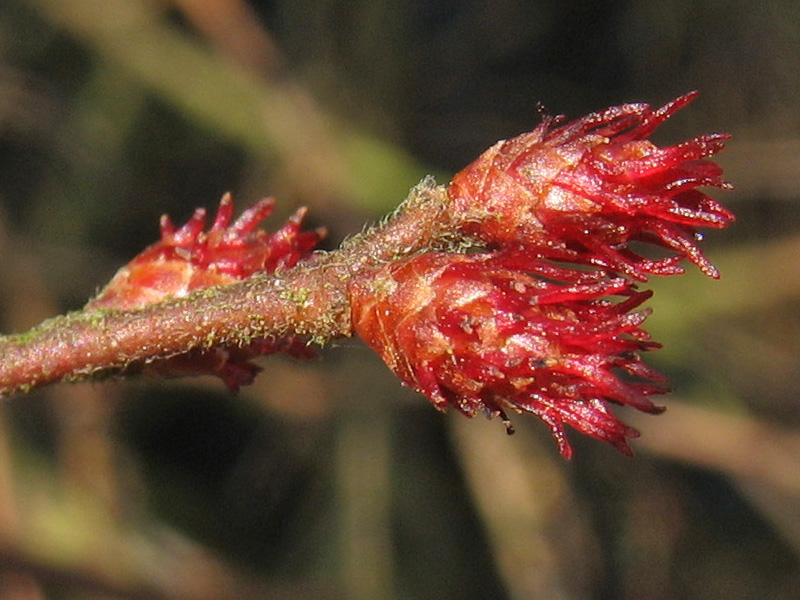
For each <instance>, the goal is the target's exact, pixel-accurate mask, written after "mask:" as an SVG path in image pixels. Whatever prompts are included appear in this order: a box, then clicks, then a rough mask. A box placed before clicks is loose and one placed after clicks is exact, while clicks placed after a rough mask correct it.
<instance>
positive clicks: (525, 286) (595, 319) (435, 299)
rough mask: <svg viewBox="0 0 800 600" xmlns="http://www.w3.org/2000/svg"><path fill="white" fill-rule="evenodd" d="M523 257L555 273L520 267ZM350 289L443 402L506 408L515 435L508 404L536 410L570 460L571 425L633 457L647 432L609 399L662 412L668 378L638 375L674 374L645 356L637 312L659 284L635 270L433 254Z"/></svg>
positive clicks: (377, 332) (373, 331)
mask: <svg viewBox="0 0 800 600" xmlns="http://www.w3.org/2000/svg"><path fill="white" fill-rule="evenodd" d="M522 263H524V264H527V265H528V269H529V270H532V271H534V272H535V273H536V274H539V275H543V276H546V277H547V279H544V278H540V277H536V276H533V275H532V274H525V273H522V272H520V271H519V270H518V269H519V265H520V264H522ZM553 278H558V279H561V280H562V281H563V282H564V283H560V282H554V281H553V280H552V279H553ZM350 290H351V295H352V306H353V324H354V328H355V330H356V332H357V333H358V334H359V335H360V336H361V337H362V338H363V339H364V341H366V343H367V344H369V345H370V346H371V347H372V348H373V349H374V350H375V351H376V352H377V353H378V354H379V355H380V356H381V357H382V358H383V360H384V361H385V362H386V364H387V365H388V366H389V368H390V369H391V370H392V371H394V373H395V374H396V375H397V376H398V377H399V378H400V379H401V380H402V381H403V382H404V383H406V384H407V385H410V386H412V387H414V388H415V389H416V390H418V391H419V392H421V393H422V394H424V395H426V396H427V397H428V398H429V399H430V400H431V402H432V403H433V404H434V406H436V407H437V408H439V409H440V410H445V409H446V408H447V407H449V406H453V407H455V408H456V409H458V410H459V411H461V412H462V413H464V414H466V415H468V416H474V415H475V414H477V413H479V412H480V413H484V414H485V415H487V416H488V417H494V416H500V417H501V418H502V419H503V420H504V422H506V424H507V427H508V428H509V431H510V432H511V431H513V429H511V427H510V424H509V423H508V419H507V417H506V411H515V412H531V413H534V414H536V415H537V416H538V417H540V418H541V419H542V420H543V421H544V422H545V423H547V425H548V426H549V427H550V430H551V431H552V433H553V435H554V436H555V438H556V440H557V441H558V444H559V448H560V450H561V453H562V454H563V455H564V456H565V457H567V458H569V457H570V456H571V455H572V449H571V447H570V445H569V443H568V441H567V439H566V435H565V432H564V424H565V423H566V424H569V425H571V426H572V427H574V428H575V429H577V430H579V431H581V432H583V433H586V434H588V435H591V436H593V437H596V438H598V439H601V440H603V441H606V442H608V443H610V444H613V445H614V446H615V447H616V448H617V449H619V450H620V451H621V452H623V453H625V454H630V453H631V449H630V447H629V446H628V443H627V438H630V437H635V436H636V435H638V433H637V432H636V431H635V430H634V429H632V428H631V427H628V426H626V425H624V424H623V423H621V422H620V421H618V420H617V418H616V417H615V416H614V415H613V414H612V412H611V411H610V409H609V406H608V405H609V403H615V404H627V405H631V406H633V407H635V408H637V409H639V410H643V411H645V412H650V413H657V412H660V411H661V410H662V409H661V408H659V407H657V406H655V405H654V404H653V403H652V402H651V401H650V400H649V398H648V396H650V395H651V394H659V393H663V392H665V391H666V390H665V389H664V388H663V387H661V386H658V385H654V384H652V383H648V382H647V381H638V382H633V381H629V380H630V379H632V378H633V379H640V380H650V381H655V382H661V381H663V377H662V376H661V375H660V374H658V373H657V372H655V371H654V370H652V369H651V368H649V367H647V366H646V365H645V364H644V363H642V362H641V360H640V359H639V356H638V352H640V351H646V350H650V349H653V348H656V347H658V344H656V343H654V342H652V341H650V338H649V336H648V334H647V333H645V332H644V331H643V330H642V329H641V327H640V326H641V324H642V322H643V321H644V320H645V318H646V316H647V314H648V311H639V312H632V310H633V309H634V308H636V307H637V306H639V304H641V303H642V302H643V301H644V300H645V299H647V298H648V297H649V296H650V293H649V292H637V291H636V290H635V289H634V286H633V285H632V284H631V283H630V282H629V281H628V280H626V279H624V278H611V279H608V278H603V276H602V275H601V274H599V273H585V272H578V271H573V270H570V269H565V268H560V267H553V266H552V265H548V264H547V263H542V262H537V261H536V260H535V259H534V260H530V256H525V255H522V256H521V255H519V254H515V253H507V252H506V253H499V254H498V253H492V254H488V253H487V254H473V255H458V254H446V253H429V254H424V255H420V256H416V257H412V258H408V259H404V260H400V261H397V262H393V263H389V264H387V265H385V266H383V267H382V268H380V269H378V270H377V271H375V272H374V273H373V274H372V275H371V276H369V277H362V278H360V279H356V280H355V281H354V282H353V284H352V285H351V288H350ZM609 296H618V297H619V298H620V299H619V300H618V301H616V302H615V301H612V300H611V299H609V298H608V297H609ZM618 371H621V372H622V373H627V375H625V378H624V379H623V378H620V377H619V376H618V374H617V372H618ZM631 376H632V377H631Z"/></svg>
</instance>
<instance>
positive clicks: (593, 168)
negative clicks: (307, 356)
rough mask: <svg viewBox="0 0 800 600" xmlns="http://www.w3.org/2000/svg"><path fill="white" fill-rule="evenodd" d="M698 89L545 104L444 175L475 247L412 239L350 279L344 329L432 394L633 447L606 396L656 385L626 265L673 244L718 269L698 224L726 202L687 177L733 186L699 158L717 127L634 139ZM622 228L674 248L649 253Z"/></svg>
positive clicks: (646, 262) (652, 265) (717, 146)
mask: <svg viewBox="0 0 800 600" xmlns="http://www.w3.org/2000/svg"><path fill="white" fill-rule="evenodd" d="M694 97H695V94H688V95H686V96H683V97H681V98H678V99H677V100H675V101H673V102H671V103H669V104H667V105H666V106H664V107H662V108H659V109H656V110H653V109H651V108H650V107H649V106H648V105H646V104H630V105H624V106H619V107H613V108H609V109H607V110H605V111H603V112H599V113H595V114H592V115H589V116H587V117H585V118H583V119H580V120H578V121H575V122H573V123H570V124H567V125H563V126H559V127H554V125H557V124H558V123H560V122H561V121H562V118H561V117H556V118H550V117H546V118H545V119H544V122H543V123H542V124H541V125H540V126H539V127H537V128H536V129H535V130H534V131H533V132H531V133H527V134H523V135H521V136H519V137H517V138H514V139H512V140H508V141H501V142H499V143H498V144H496V145H495V146H493V147H492V148H490V149H489V150H488V151H486V152H485V153H484V154H483V155H482V156H481V157H479V158H478V159H477V160H476V161H475V162H474V163H473V164H472V165H470V166H469V167H467V168H466V169H464V170H463V171H461V172H460V173H459V174H458V175H456V176H455V177H454V178H453V181H452V183H451V184H450V186H449V187H448V189H447V194H448V196H449V199H450V215H451V217H452V218H453V220H454V221H455V222H456V223H458V225H459V227H460V228H461V231H462V232H463V233H464V234H465V235H467V236H469V237H471V238H472V239H473V240H475V241H477V242H478V243H479V244H481V245H483V247H484V249H485V251H484V252H483V253H477V254H468V255H463V254H455V253H452V254H451V253H428V254H421V255H418V256H415V257H412V258H408V259H404V260H400V261H396V262H392V263H389V264H386V265H385V266H383V267H379V268H377V269H376V270H375V272H374V273H372V274H371V276H370V277H368V278H361V279H358V280H356V281H355V282H354V283H353V284H352V285H351V294H352V306H353V322H354V328H355V330H356V332H357V333H358V334H359V335H360V336H361V337H362V338H363V339H364V340H365V341H366V342H367V343H368V344H369V345H370V346H371V347H372V348H374V349H375V350H376V351H377V352H378V354H380V355H381V357H382V358H383V359H384V361H385V362H386V363H387V365H388V366H389V368H390V369H392V370H393V371H394V373H395V374H396V375H397V376H398V377H399V378H400V379H401V380H402V381H403V382H405V383H406V384H407V385H410V386H412V387H414V388H415V389H417V390H418V391H419V392H421V393H423V394H425V395H426V396H427V397H428V398H429V399H430V400H431V401H432V402H433V404H434V405H435V406H436V407H437V408H439V409H441V410H445V409H446V408H447V407H448V406H453V407H455V408H456V409H458V410H460V411H461V412H463V413H465V414H467V415H469V416H473V415H475V414H477V413H479V412H482V413H484V414H486V415H487V416H489V417H493V416H500V417H502V419H503V420H504V422H506V425H507V427H508V429H509V432H512V431H513V429H512V428H511V427H510V424H509V423H508V418H507V416H506V411H516V412H532V413H534V414H536V415H537V416H539V417H540V418H541V419H542V420H543V421H544V422H545V423H547V425H548V426H549V427H550V429H551V431H552V432H553V434H554V436H555V438H556V440H557V441H558V444H559V448H560V450H561V453H562V455H564V456H565V457H567V458H569V457H570V456H571V454H572V450H571V448H570V446H569V443H568V442H567V439H566V437H565V433H564V424H565V423H566V424H569V425H571V426H572V427H574V428H575V429H577V430H579V431H581V432H583V433H586V434H589V435H591V436H594V437H596V438H598V439H601V440H604V441H606V442H609V443H611V444H613V445H614V446H615V447H616V448H617V449H619V450H620V451H621V452H623V453H625V454H630V453H631V450H630V447H629V446H628V444H627V439H628V438H630V437H634V436H636V435H638V433H637V432H636V431H635V430H634V429H632V428H630V427H628V426H626V425H624V424H623V423H621V422H620V421H619V420H617V418H616V417H615V416H614V415H613V414H612V412H611V410H610V409H609V403H613V404H622V405H630V406H633V407H635V408H637V409H639V410H643V411H646V412H650V413H657V412H660V411H661V409H660V408H659V407H656V406H655V405H654V404H653V403H652V402H651V401H650V399H649V398H648V397H649V396H650V395H652V394H659V393H663V392H664V391H665V389H664V388H663V387H662V386H660V385H658V384H659V383H661V382H663V377H662V376H661V375H659V374H658V373H657V372H655V371H654V370H652V369H650V368H649V367H647V366H646V365H645V364H644V363H642V362H641V360H640V358H639V354H638V353H639V352H641V351H645V350H650V349H653V348H656V347H658V345H657V344H655V343H654V342H651V341H650V340H649V336H648V335H647V334H646V333H645V332H644V331H643V330H642V329H641V325H642V322H643V321H644V319H645V317H646V314H647V312H646V311H634V309H635V308H636V307H638V306H639V305H640V304H641V303H642V302H643V301H644V300H645V299H647V298H648V297H649V295H650V293H649V292H638V291H636V289H635V285H634V284H633V282H632V280H634V279H635V280H640V281H644V280H646V279H647V277H648V275H652V274H659V275H671V274H676V273H681V272H683V270H682V268H681V267H680V266H679V264H678V263H679V262H680V261H681V260H682V259H683V258H688V259H689V260H690V261H691V262H693V263H694V264H696V265H697V266H698V267H699V268H700V269H701V270H702V271H703V272H704V273H706V274H707V275H709V276H711V277H717V276H718V272H717V270H716V269H715V268H714V266H713V265H711V263H710V262H709V261H708V260H707V259H706V257H705V256H704V255H703V253H702V252H701V250H700V249H699V248H698V246H697V241H698V240H699V236H698V235H697V234H696V232H695V228H696V227H700V226H706V227H715V228H719V227H724V226H726V225H728V224H730V223H731V222H732V221H733V218H734V217H733V215H732V214H731V213H730V212H728V211H727V210H726V209H725V208H723V207H722V206H721V205H719V204H718V203H716V202H715V201H713V200H712V199H711V198H709V197H708V196H706V195H705V194H704V193H702V192H700V191H698V189H697V188H698V187H700V186H713V187H721V188H727V187H729V184H727V183H726V182H724V181H723V180H722V179H721V170H720V168H719V167H718V166H717V165H716V164H714V163H713V162H710V161H708V160H705V159H706V158H707V157H708V156H710V155H713V154H715V153H716V152H718V151H719V150H721V149H722V147H723V143H724V141H725V140H726V139H727V138H728V136H727V135H723V134H713V135H705V136H700V137H697V138H694V139H692V140H689V141H687V142H684V143H683V144H679V145H677V146H674V147H670V148H658V147H657V146H655V145H654V144H652V143H651V142H650V141H648V140H647V139H646V138H647V137H648V136H649V135H650V134H651V133H652V132H653V130H654V129H655V128H656V127H658V126H659V125H660V124H661V123H663V122H664V121H665V120H666V119H667V118H669V117H670V116H671V115H672V114H673V113H674V112H675V111H676V110H678V109H679V108H681V107H683V106H685V105H686V104H687V103H688V102H689V101H691V100H692V99H693V98H694ZM632 242H646V243H652V244H655V245H657V246H661V247H664V248H666V249H668V250H671V251H672V254H671V255H669V256H667V257H665V258H653V259H651V258H646V257H644V256H642V255H640V254H639V253H637V252H636V251H634V250H633V249H632V248H631V243H632ZM564 263H572V265H573V267H567V266H564ZM574 265H582V266H583V268H582V270H575V269H574ZM586 267H591V268H589V269H587V268H586ZM613 297H616V298H617V300H612V298H613ZM620 372H621V373H624V374H625V375H624V377H622V378H621V377H620V376H619V373H620Z"/></svg>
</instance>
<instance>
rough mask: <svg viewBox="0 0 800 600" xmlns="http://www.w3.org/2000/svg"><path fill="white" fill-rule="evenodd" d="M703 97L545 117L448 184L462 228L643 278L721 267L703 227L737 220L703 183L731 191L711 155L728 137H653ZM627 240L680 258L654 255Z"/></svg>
mask: <svg viewBox="0 0 800 600" xmlns="http://www.w3.org/2000/svg"><path fill="white" fill-rule="evenodd" d="M696 96H697V93H696V92H693V93H690V94H686V95H685V96H682V97H680V98H678V99H676V100H674V101H672V102H670V103H668V104H666V105H665V106H663V107H661V108H659V109H656V110H653V109H651V108H650V106H649V105H647V104H626V105H622V106H616V107H612V108H609V109H606V110H604V111H602V112H598V113H594V114H591V115H588V116H586V117H584V118H582V119H579V120H577V121H574V122H572V123H569V124H566V125H559V124H560V123H561V122H562V121H563V117H545V118H544V120H543V122H542V123H541V125H539V126H538V127H537V128H536V129H534V130H533V131H532V132H530V133H525V134H522V135H520V136H518V137H516V138H513V139H511V140H505V141H501V142H498V143H497V144H495V145H494V146H492V147H491V148H490V149H489V150H487V151H486V152H484V153H483V154H482V155H481V156H480V157H479V158H478V159H477V160H476V161H475V162H474V163H472V164H471V165H470V166H468V167H467V168H466V169H464V170H463V171H461V172H460V173H458V174H457V175H456V176H455V177H454V178H453V181H452V183H451V184H450V186H449V188H448V195H449V196H450V198H451V200H452V202H453V208H452V211H453V215H454V216H455V218H456V219H457V220H458V221H459V222H460V223H463V226H464V228H465V232H466V233H468V234H470V235H472V236H474V237H475V238H477V239H479V240H480V241H482V242H483V243H485V244H487V245H489V246H492V247H501V246H505V245H508V244H512V243H521V244H525V245H527V246H530V247H533V248H537V249H538V250H539V251H540V253H541V255H542V256H543V257H546V258H550V259H553V260H564V261H569V262H575V263H581V264H591V265H597V266H601V267H603V268H606V269H609V270H611V271H614V272H617V273H621V274H625V275H628V276H631V277H635V278H637V279H640V280H645V279H646V278H647V275H648V274H659V275H669V274H674V273H680V272H682V269H681V267H680V266H678V263H679V262H680V260H681V259H682V258H688V259H689V260H690V261H691V262H693V263H694V264H696V265H697V266H698V267H699V268H700V269H701V270H702V271H703V272H704V273H705V274H706V275H709V276H711V277H718V276H719V274H718V272H717V270H716V268H715V267H714V266H713V265H712V264H711V263H710V262H709V261H708V259H707V258H706V257H705V256H704V255H703V253H702V252H701V250H700V249H699V248H698V246H697V241H698V240H699V239H700V236H699V235H698V234H697V233H696V231H695V229H696V228H697V227H712V228H721V227H725V226H727V225H729V224H730V223H731V222H733V220H734V216H733V215H732V214H731V213H730V212H729V211H728V210H726V209H725V208H724V207H722V206H721V205H720V204H719V203H717V202H715V201H714V200H712V199H711V198H710V197H708V196H707V195H706V194H704V193H702V192H700V191H699V190H698V189H697V188H698V187H702V186H711V187H719V188H730V187H731V186H730V184H729V183H727V182H725V181H724V180H723V179H722V178H721V175H722V171H721V169H720V168H719V166H717V165H716V164H715V163H714V162H712V161H709V160H706V158H707V157H709V156H712V155H714V154H716V153H717V152H719V151H720V150H722V148H723V146H724V143H725V141H726V140H727V139H728V138H729V136H728V135H726V134H710V135H703V136H699V137H696V138H693V139H691V140H688V141H686V142H683V143H682V144H678V145H677V146H672V147H668V148H659V147H657V146H656V145H654V144H653V143H651V142H650V141H648V139H647V138H648V137H649V136H650V134H651V133H652V132H653V131H654V130H655V129H656V128H657V127H658V126H659V125H661V124H662V123H663V122H664V121H666V120H667V119H668V118H669V117H671V116H672V115H673V114H674V113H675V112H676V111H678V110H679V109H681V108H682V107H684V106H685V105H686V104H688V103H689V102H690V101H692V100H693V99H694V98H695V97H696ZM630 242H649V243H654V244H656V245H659V246H663V247H666V248H669V249H670V250H672V251H674V252H675V253H676V255H673V256H670V257H668V258H664V259H659V260H652V259H647V258H645V257H643V256H641V255H639V254H637V253H636V252H634V251H633V250H632V249H631V247H630V245H629V244H630Z"/></svg>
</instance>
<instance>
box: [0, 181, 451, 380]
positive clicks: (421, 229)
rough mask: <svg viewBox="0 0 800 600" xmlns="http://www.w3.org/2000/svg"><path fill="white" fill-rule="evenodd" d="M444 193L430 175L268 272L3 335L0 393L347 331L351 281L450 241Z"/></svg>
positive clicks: (61, 318) (325, 337)
mask: <svg viewBox="0 0 800 600" xmlns="http://www.w3.org/2000/svg"><path fill="white" fill-rule="evenodd" d="M446 208H447V195H446V193H445V191H444V188H443V187H441V186H436V185H435V183H434V182H433V180H432V179H431V178H428V179H426V180H424V181H423V182H422V183H420V185H418V186H417V187H415V188H414V189H413V190H412V191H411V193H410V195H409V197H408V198H407V199H406V201H405V202H404V203H403V204H402V205H401V206H400V208H399V209H398V211H397V212H396V213H395V214H394V215H392V217H391V218H389V219H387V220H386V221H385V222H384V223H382V224H381V225H380V226H377V227H375V228H373V229H370V230H368V231H366V232H364V233H362V234H360V235H358V236H355V237H353V238H351V239H350V240H348V241H346V242H345V243H344V244H343V245H342V247H341V248H340V249H339V250H335V251H333V252H329V253H325V254H318V255H315V256H314V257H313V258H312V259H311V260H309V261H307V262H305V263H302V264H300V265H298V266H297V267H295V268H293V269H290V270H287V271H284V272H282V273H276V274H274V275H270V276H267V275H257V276H254V277H251V278H250V279H248V280H246V281H242V282H239V283H234V284H230V285H226V286H217V287H212V288H207V289H203V290H199V291H197V292H195V293H193V294H190V295H188V296H185V297H183V298H177V299H170V300H167V301H165V302H160V303H157V304H151V305H149V306H147V307H145V308H142V309H139V310H130V311H119V310H92V311H81V312H75V313H70V314H67V315H64V316H59V317H55V318H53V319H50V320H48V321H45V322H44V323H42V324H41V325H39V326H37V327H35V328H34V329H31V330H30V331H28V332H26V333H22V334H17V335H9V336H5V337H1V338H0V356H2V360H0V395H5V394H11V393H14V392H20V391H23V392H27V391H30V390H31V389H33V388H35V387H37V386H40V385H43V384H46V383H51V382H55V381H60V380H70V381H73V380H79V379H85V378H89V377H96V376H101V375H104V374H108V373H118V372H124V371H125V370H126V369H130V368H132V367H136V366H139V365H142V364H145V363H147V362H151V361H153V360H157V359H162V358H167V357H170V356H174V355H177V354H182V353H185V352H188V351H190V350H192V349H195V348H211V347H225V346H245V345H247V344H249V343H250V342H252V341H253V340H254V339H256V338H280V337H284V336H287V335H299V336H303V337H306V338H308V339H309V340H310V341H312V342H315V343H319V344H322V343H325V342H326V341H328V340H330V339H332V338H335V337H343V336H350V335H351V334H352V325H351V317H350V300H349V294H348V291H347V289H348V282H349V281H350V279H351V278H352V277H353V276H354V275H357V274H358V273H360V272H362V271H364V270H366V269H370V268H373V267H374V266H376V265H378V264H381V263H383V262H385V261H389V260H394V259H396V258H398V257H399V256H404V255H409V254H413V253H416V252H419V251H423V250H429V249H435V248H443V247H448V246H452V244H453V243H454V242H453V241H451V240H448V239H447V235H446V232H447V231H448V226H447V223H448V217H447V211H446Z"/></svg>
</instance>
